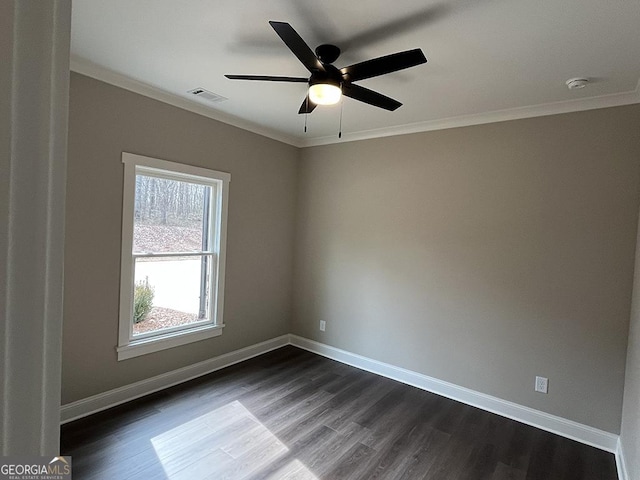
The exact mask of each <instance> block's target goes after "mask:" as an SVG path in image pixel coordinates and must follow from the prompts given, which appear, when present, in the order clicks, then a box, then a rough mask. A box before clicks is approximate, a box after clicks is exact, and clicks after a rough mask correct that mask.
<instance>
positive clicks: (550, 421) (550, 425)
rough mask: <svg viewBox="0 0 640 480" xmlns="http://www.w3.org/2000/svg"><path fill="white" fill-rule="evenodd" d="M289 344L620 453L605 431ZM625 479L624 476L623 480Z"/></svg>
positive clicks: (332, 351) (302, 343) (304, 343)
mask: <svg viewBox="0 0 640 480" xmlns="http://www.w3.org/2000/svg"><path fill="white" fill-rule="evenodd" d="M289 343H291V345H294V346H296V347H299V348H303V349H305V350H308V351H310V352H313V353H317V354H319V355H322V356H324V357H327V358H331V359H333V360H337V361H338V362H341V363H346V364H347V365H351V366H354V367H357V368H360V369H361V370H366V371H368V372H372V373H375V374H378V375H382V376H383V377H387V378H391V379H393V380H397V381H399V382H402V383H405V384H407V385H411V386H414V387H417V388H420V389H422V390H426V391H429V392H432V393H435V394H438V395H441V396H443V397H447V398H451V399H453V400H457V401H459V402H462V403H466V404H467V405H471V406H474V407H478V408H481V409H482V410H486V411H488V412H492V413H495V414H497V415H501V416H503V417H507V418H510V419H512V420H516V421H518V422H521V423H526V424H527V425H531V426H533V427H536V428H540V429H542V430H546V431H548V432H552V433H555V434H558V435H561V436H563V437H567V438H570V439H572V440H576V441H578V442H581V443H585V444H587V445H591V446H593V447H596V448H599V449H601V450H605V451H607V452H611V453H616V454H617V452H618V451H619V449H618V435H615V434H613V433H609V432H605V431H603V430H599V429H597V428H593V427H590V426H588V425H583V424H581V423H578V422H574V421H572V420H567V419H566V418H562V417H558V416H555V415H551V414H549V413H545V412H541V411H539V410H534V409H533V408H529V407H525V406H523V405H518V404H517V403H513V402H508V401H506V400H502V399H500V398H497V397H492V396H491V395H486V394H484V393H480V392H476V391H474V390H470V389H468V388H465V387H460V386H458V385H454V384H453V383H449V382H445V381H442V380H438V379H437V378H433V377H429V376H427V375H423V374H421V373H416V372H413V371H411V370H406V369H404V368H400V367H396V366H394V365H390V364H388V363H383V362H379V361H377V360H373V359H371V358H367V357H363V356H361V355H357V354H355V353H351V352H347V351H345V350H341V349H339V348H335V347H332V346H329V345H325V344H322V343H319V342H315V341H313V340H309V339H307V338H303V337H299V336H297V335H289ZM623 478H625V477H620V480H622V479H623Z"/></svg>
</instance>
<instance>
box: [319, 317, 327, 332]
mask: <svg viewBox="0 0 640 480" xmlns="http://www.w3.org/2000/svg"><path fill="white" fill-rule="evenodd" d="M325 328H327V322H325V321H324V320H320V331H321V332H324V329H325Z"/></svg>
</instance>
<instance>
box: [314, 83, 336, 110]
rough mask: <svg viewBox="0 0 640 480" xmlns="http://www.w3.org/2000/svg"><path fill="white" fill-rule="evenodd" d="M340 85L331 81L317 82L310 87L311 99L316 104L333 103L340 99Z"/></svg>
mask: <svg viewBox="0 0 640 480" xmlns="http://www.w3.org/2000/svg"><path fill="white" fill-rule="evenodd" d="M341 96H342V91H341V90H340V87H337V86H335V85H331V84H330V83H316V84H315V85H311V86H310V87H309V100H311V101H312V102H313V103H315V104H316V105H333V104H336V103H338V102H339V101H340V97H341Z"/></svg>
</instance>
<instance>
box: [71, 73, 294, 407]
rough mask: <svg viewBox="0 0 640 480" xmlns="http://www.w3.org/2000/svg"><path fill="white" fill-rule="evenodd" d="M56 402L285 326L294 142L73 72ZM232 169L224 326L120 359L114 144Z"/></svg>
mask: <svg viewBox="0 0 640 480" xmlns="http://www.w3.org/2000/svg"><path fill="white" fill-rule="evenodd" d="M69 131H70V134H69V163H68V183H67V209H66V217H67V221H66V248H65V256H66V259H65V298H64V309H65V313H64V339H63V365H62V367H63V379H62V403H63V404H65V403H69V402H72V401H75V400H78V399H81V398H85V397H87V396H90V395H93V394H97V393H100V392H104V391H107V390H110V389H113V388H116V387H119V386H122V385H126V384H130V383H133V382H135V381H138V380H142V379H145V378H147V377H150V376H153V375H158V374H160V373H163V372H167V371H170V370H174V369H177V368H180V367H183V366H186V365H190V364H193V363H196V362H199V361H202V360H206V359H208V358H211V357H214V356H216V355H219V354H222V353H226V352H229V351H232V350H236V349H239V348H242V347H244V346H247V345H252V344H255V343H258V342H260V341H263V340H267V339H271V338H274V337H277V336H279V335H283V334H286V333H288V332H289V328H290V320H291V302H292V298H291V296H292V285H291V276H292V258H293V257H292V251H293V244H292V242H293V236H294V224H293V222H294V209H295V202H296V168H297V159H298V156H299V151H298V150H297V149H296V148H294V147H290V146H287V145H284V144H282V143H280V142H277V141H274V140H270V139H267V138H265V137H262V136H259V135H255V134H252V133H249V132H247V131H244V130H241V129H238V128H235V127H231V126H229V125H225V124H222V123H220V122H216V121H214V120H210V119H207V118H204V117H202V116H198V115H196V114H193V113H189V112H186V111H184V110H181V109H178V108H175V107H172V106H169V105H166V104H163V103H161V102H158V101H155V100H151V99H149V98H146V97H143V96H140V95H137V94H134V93H131V92H128V91H126V90H122V89H120V88H116V87H113V86H110V85H107V84H104V83H101V82H98V81H96V80H93V79H90V78H87V77H84V76H81V75H78V74H72V78H71V99H70V125H69ZM123 151H126V152H132V153H138V154H141V155H147V156H151V157H156V158H161V159H165V160H171V161H177V162H182V163H187V164H191V165H197V166H202V167H209V168H213V169H216V170H221V171H225V172H230V173H231V175H232V180H231V185H230V190H229V193H230V198H229V222H228V242H227V245H228V247H227V267H226V292H225V312H224V321H225V323H226V325H227V326H226V327H225V329H224V333H223V335H222V336H221V337H217V338H214V339H210V340H205V341H201V342H197V343H194V344H190V345H187V346H182V347H176V348H172V349H169V350H164V351H162V352H158V353H154V354H150V355H145V356H142V357H137V358H133V359H130V360H125V361H122V362H118V361H117V360H116V351H115V345H116V343H117V330H118V291H119V269H120V267H119V262H120V231H121V209H122V175H123V167H122V163H121V153H122V152H123Z"/></svg>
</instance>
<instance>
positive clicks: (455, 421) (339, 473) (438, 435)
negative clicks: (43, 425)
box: [61, 346, 617, 480]
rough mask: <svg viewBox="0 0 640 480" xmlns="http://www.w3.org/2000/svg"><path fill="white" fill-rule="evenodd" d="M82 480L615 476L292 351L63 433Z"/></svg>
mask: <svg viewBox="0 0 640 480" xmlns="http://www.w3.org/2000/svg"><path fill="white" fill-rule="evenodd" d="M61 453H63V454H64V455H71V456H72V457H73V466H74V471H73V477H74V479H75V480H84V479H89V480H94V479H95V480H103V479H105V480H106V479H112V478H113V479H118V480H127V479H129V480H148V479H153V480H156V479H157V480H207V479H211V480H214V479H215V480H223V479H228V480H266V479H271V480H334V479H335V480H391V479H393V480H534V479H535V480H542V479H544V480H596V479H597V480H615V479H616V478H617V477H616V468H615V461H614V458H613V455H612V454H610V453H607V452H603V451H601V450H598V449H596V448H593V447H589V446H586V445H582V444H580V443H578V442H575V441H573V440H569V439H566V438H562V437H558V436H557V435H553V434H551V433H548V432H544V431H541V430H537V429H535V428H533V427H530V426H527V425H523V424H520V423H518V422H515V421H512V420H509V419H506V418H503V417H500V416H498V415H494V414H491V413H488V412H484V411H482V410H479V409H477V408H474V407H471V406H468V405H464V404H462V403H459V402H456V401H453V400H449V399H446V398H443V397H439V396H437V395H434V394H432V393H429V392H425V391H422V390H418V389H416V388H414V387H410V386H407V385H403V384H400V383H398V382H395V381H393V380H390V379H387V378H383V377H379V376H377V375H374V374H372V373H369V372H365V371H362V370H358V369H356V368H353V367H350V366H348V365H344V364H341V363H338V362H335V361H333V360H329V359H326V358H324V357H320V356H318V355H315V354H312V353H310V352H307V351H304V350H301V349H298V348H295V347H291V346H287V347H283V348H280V349H278V350H274V351H272V352H269V353H267V354H264V355H261V356H259V357H256V358H253V359H251V360H248V361H246V362H242V363H240V364H236V365H233V366H232V367H229V368H225V369H222V370H220V371H217V372H215V373H213V374H210V375H206V376H203V377H200V378H198V379H196V380H193V381H191V382H186V383H184V384H181V385H177V386H175V387H172V388H169V389H166V390H164V391H162V392H158V393H155V394H152V395H149V396H147V397H144V398H141V399H138V400H136V401H133V402H130V403H128V404H125V405H121V406H118V407H115V408H113V409H110V410H108V411H105V412H101V413H99V414H96V415H93V416H91V417H88V418H85V419H82V420H77V421H75V422H71V423H69V424H67V425H64V426H63V427H62V432H61Z"/></svg>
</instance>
